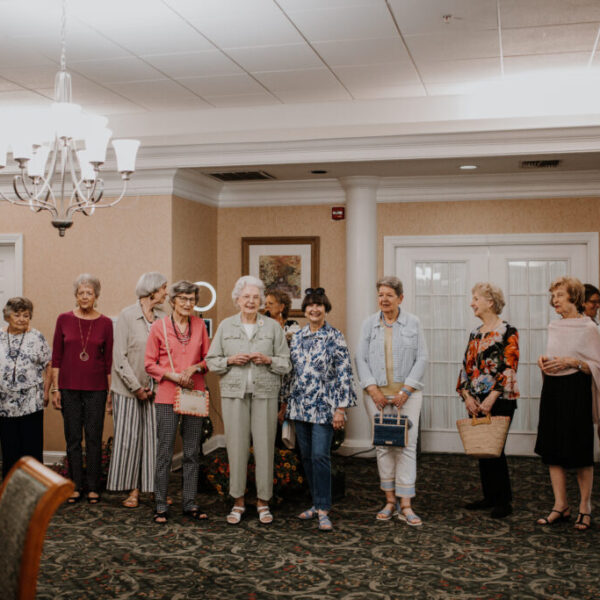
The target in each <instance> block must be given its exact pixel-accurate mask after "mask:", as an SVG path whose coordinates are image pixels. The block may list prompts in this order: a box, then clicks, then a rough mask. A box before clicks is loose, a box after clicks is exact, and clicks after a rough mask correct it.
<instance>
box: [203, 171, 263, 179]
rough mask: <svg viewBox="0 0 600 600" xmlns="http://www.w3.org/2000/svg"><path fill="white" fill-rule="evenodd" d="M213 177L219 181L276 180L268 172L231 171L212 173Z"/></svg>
mask: <svg viewBox="0 0 600 600" xmlns="http://www.w3.org/2000/svg"><path fill="white" fill-rule="evenodd" d="M210 176H211V177H214V178H215V179H218V180H219V181H264V180H265V179H275V177H273V175H270V174H269V173H267V172H266V171H231V172H228V173H210Z"/></svg>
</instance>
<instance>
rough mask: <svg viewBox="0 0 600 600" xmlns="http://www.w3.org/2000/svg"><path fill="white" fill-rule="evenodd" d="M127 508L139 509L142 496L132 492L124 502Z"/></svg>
mask: <svg viewBox="0 0 600 600" xmlns="http://www.w3.org/2000/svg"><path fill="white" fill-rule="evenodd" d="M122 504H123V506H124V507H125V508H137V507H138V506H139V505H140V494H139V492H138V493H137V494H136V493H134V492H131V493H130V494H129V496H127V498H125V500H123V502H122Z"/></svg>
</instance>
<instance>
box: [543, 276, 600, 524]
mask: <svg viewBox="0 0 600 600" xmlns="http://www.w3.org/2000/svg"><path fill="white" fill-rule="evenodd" d="M549 291H550V294H551V300H550V304H551V306H553V307H554V310H555V311H556V313H557V314H558V315H560V317H561V319H560V320H557V321H551V322H550V324H549V325H548V344H547V347H546V354H544V355H543V356H540V357H539V359H538V366H539V367H540V369H541V371H542V373H543V377H544V383H543V385H542V394H541V399H540V418H539V421H538V435H537V441H536V444H535V452H536V454H539V455H540V456H541V457H542V462H543V463H544V464H546V465H548V468H549V470H550V481H551V482H552V491H553V493H554V506H553V507H552V510H551V511H550V513H549V514H548V515H547V516H546V517H542V518H541V519H538V521H537V522H538V524H539V525H552V524H554V523H558V522H560V521H566V520H568V519H569V518H570V516H571V511H570V509H569V503H568V500H567V485H566V479H567V469H575V470H576V471H577V483H578V484H579V514H578V516H577V520H576V521H575V528H576V529H578V530H580V531H585V530H587V529H589V528H590V526H591V524H592V515H591V508H592V507H591V495H592V481H593V475H594V467H593V464H594V431H593V425H592V422H595V423H597V422H598V414H599V404H598V400H599V395H598V388H599V386H600V334H599V333H598V329H597V328H596V325H595V324H594V323H593V322H592V321H591V319H590V318H589V317H586V316H584V315H582V314H581V313H582V312H583V302H584V288H583V285H582V284H581V282H580V281H579V279H575V278H572V277H560V278H559V279H556V280H555V281H553V282H552V284H551V285H550V289H549Z"/></svg>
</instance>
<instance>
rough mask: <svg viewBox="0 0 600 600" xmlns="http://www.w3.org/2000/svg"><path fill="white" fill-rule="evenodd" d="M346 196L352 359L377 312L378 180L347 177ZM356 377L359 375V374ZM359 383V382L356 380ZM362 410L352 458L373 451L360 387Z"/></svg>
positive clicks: (349, 440) (350, 435) (352, 429)
mask: <svg viewBox="0 0 600 600" xmlns="http://www.w3.org/2000/svg"><path fill="white" fill-rule="evenodd" d="M340 183H341V184H342V187H343V188H344V190H345V192H346V341H347V342H348V346H349V348H350V353H351V355H352V364H353V365H354V353H355V350H356V347H357V344H358V340H359V337H360V329H361V325H362V322H363V321H364V319H365V318H366V317H367V316H368V315H370V314H372V313H373V312H375V310H376V308H377V302H376V291H375V282H376V281H377V188H378V187H379V179H378V178H377V177H344V178H341V179H340ZM355 375H356V372H355ZM356 379H357V381H358V378H356ZM357 392H358V406H357V407H356V408H353V409H351V410H350V414H349V418H348V423H347V425H346V440H345V442H344V446H343V450H344V453H346V454H352V453H353V452H358V451H360V450H364V449H366V448H370V447H371V425H370V422H369V418H368V416H367V412H366V409H365V407H364V404H363V394H362V391H361V390H360V386H357Z"/></svg>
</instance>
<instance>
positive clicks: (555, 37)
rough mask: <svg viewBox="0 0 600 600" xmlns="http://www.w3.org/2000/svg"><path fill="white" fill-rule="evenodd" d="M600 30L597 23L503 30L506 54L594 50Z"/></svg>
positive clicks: (503, 47) (503, 46)
mask: <svg viewBox="0 0 600 600" xmlns="http://www.w3.org/2000/svg"><path fill="white" fill-rule="evenodd" d="M597 33H598V25H597V24H596V23H578V24H577V25H554V26H549V27H521V28H518V29H506V28H503V29H502V49H503V52H504V56H517V55H523V54H548V53H553V54H557V53H559V52H580V51H583V52H585V51H589V52H591V51H592V48H593V47H594V41H595V40H596V35H597Z"/></svg>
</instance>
